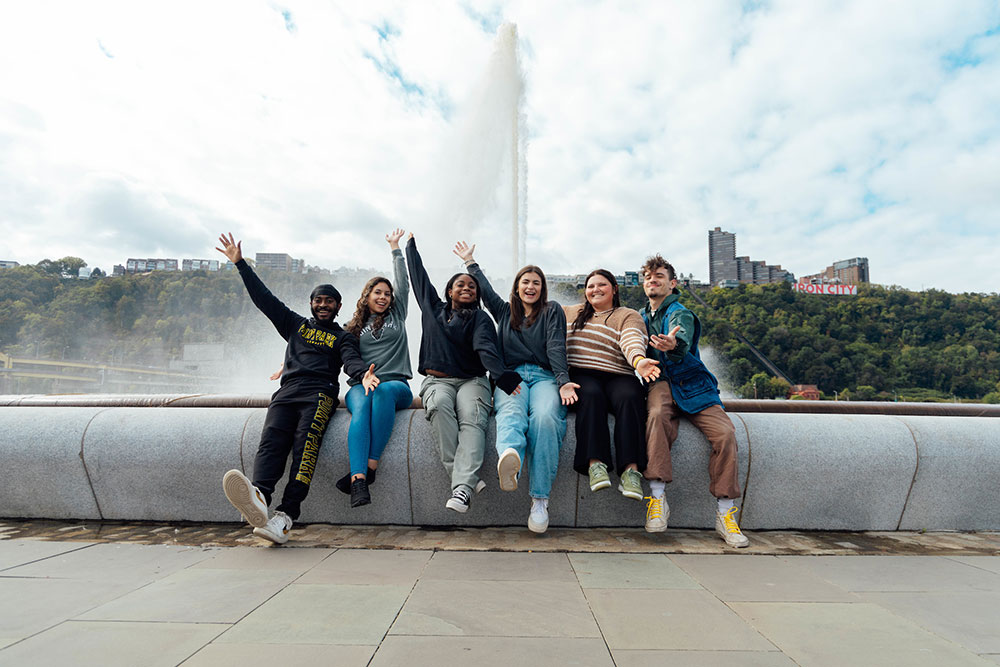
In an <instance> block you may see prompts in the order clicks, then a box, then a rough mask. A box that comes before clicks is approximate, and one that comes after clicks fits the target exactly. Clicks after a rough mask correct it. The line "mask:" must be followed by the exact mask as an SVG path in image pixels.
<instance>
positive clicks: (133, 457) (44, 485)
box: [0, 397, 1000, 530]
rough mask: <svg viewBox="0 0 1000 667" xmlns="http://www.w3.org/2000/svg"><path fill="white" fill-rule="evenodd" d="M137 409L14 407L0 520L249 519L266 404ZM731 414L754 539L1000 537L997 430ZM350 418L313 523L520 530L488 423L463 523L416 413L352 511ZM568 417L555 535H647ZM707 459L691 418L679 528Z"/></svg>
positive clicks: (1, 419)
mask: <svg viewBox="0 0 1000 667" xmlns="http://www.w3.org/2000/svg"><path fill="white" fill-rule="evenodd" d="M3 398H8V399H9V398H10V397H3ZM66 398H70V397H66ZM142 398H143V400H142V401H139V402H133V403H131V405H147V406H158V407H113V406H115V405H120V404H121V403H120V402H119V403H115V402H114V401H110V400H107V399H106V398H101V399H100V400H98V401H96V402H95V403H91V404H87V403H86V402H85V401H80V400H77V401H76V405H75V406H73V405H66V404H65V403H63V404H61V405H58V406H56V405H51V404H48V405H32V402H31V401H20V405H17V406H16V407H15V406H14V405H13V401H8V402H7V403H6V406H8V407H4V408H3V409H0V461H2V462H3V465H2V466H0V516H3V517H10V518H54V519H108V520H115V519H119V520H151V521H238V520H239V516H238V515H237V513H236V511H235V510H234V509H233V508H232V507H231V506H230V505H229V503H228V502H227V501H226V499H225V497H224V496H223V494H222V489H221V479H222V475H223V473H224V472H225V471H226V470H228V469H230V468H240V469H242V470H244V471H246V472H248V473H249V471H250V470H251V469H252V463H253V457H254V454H255V452H256V449H257V442H258V440H259V438H260V432H261V428H262V426H263V421H264V414H265V410H264V409H263V408H261V407H242V406H251V405H259V403H257V402H256V401H257V399H254V398H248V397H226V398H225V401H226V403H227V404H228V405H233V406H234V407H201V406H208V405H218V404H219V403H218V402H217V401H216V402H212V401H211V400H208V399H207V398H206V397H195V399H196V400H193V401H192V400H190V397H188V398H187V399H186V400H187V401H188V402H187V406H189V407H183V408H182V409H173V410H167V409H162V408H163V407H166V406H175V407H176V406H177V405H178V403H177V401H173V400H165V399H162V397H159V398H158V397H142ZM216 398H217V399H218V397H216ZM36 402H41V401H36ZM787 403H788V404H792V402H787ZM796 403H797V402H796ZM0 405H4V403H3V402H2V401H0ZM236 406H239V407H236ZM728 407H729V408H730V410H731V412H730V417H731V419H732V420H733V423H734V425H735V426H736V433H737V439H738V443H739V450H740V462H739V463H740V465H739V470H740V473H739V474H740V483H741V484H742V485H743V489H744V496H743V498H742V499H741V501H740V504H741V505H742V507H743V512H742V519H741V523H742V525H743V526H744V528H746V529H750V530H755V529H802V530H811V529H818V530H897V529H903V530H921V529H926V530H998V529H1000V507H998V506H997V504H996V503H995V502H992V501H993V497H994V495H995V493H993V491H994V488H995V484H996V475H997V471H998V470H1000V419H995V418H993V417H981V416H961V417H959V416H937V415H928V414H907V413H906V411H905V410H902V411H899V412H898V413H897V414H848V413H846V412H844V413H840V414H815V410H811V411H796V412H793V413H777V412H765V411H763V410H749V409H747V410H744V411H737V410H739V407H747V406H736V405H732V404H730V405H729V406H728ZM749 407H751V408H752V406H749ZM734 408H736V410H733V409H734ZM918 412H919V411H918ZM987 414H993V413H989V412H988V413H987ZM349 419H350V415H349V414H348V413H347V412H346V411H345V410H337V411H336V412H335V414H334V417H333V418H332V420H331V423H330V426H329V428H328V430H327V434H326V437H325V439H324V444H323V448H322V450H321V452H320V462H319V465H318V467H317V471H316V475H315V477H314V479H313V484H312V490H311V491H310V495H309V498H308V499H307V500H306V502H305V503H304V505H303V514H302V517H301V521H302V522H324V523H333V524H395V525H415V526H442V525H466V526H486V525H501V526H502V525H523V523H524V522H525V520H526V517H527V510H528V506H529V500H528V495H527V479H526V477H524V478H522V483H521V485H520V488H519V489H518V490H517V491H516V492H514V493H503V492H501V491H500V490H499V488H498V486H497V482H496V474H495V470H496V461H497V455H496V452H495V449H494V446H493V443H494V436H495V431H494V429H493V428H492V423H491V428H490V435H489V439H488V442H487V455H486V461H485V463H484V465H483V479H484V480H486V482H487V485H488V486H487V489H486V491H484V492H483V494H481V495H480V496H478V497H476V498H475V499H474V500H473V505H472V508H471V510H470V511H469V512H468V514H465V515H458V514H455V513H454V512H450V511H448V510H446V509H445V508H444V502H445V500H446V499H447V497H448V495H449V483H448V479H447V477H446V475H445V473H444V469H443V467H442V466H441V463H440V461H439V459H438V455H437V451H436V450H435V448H434V445H433V443H432V440H431V437H430V426H429V424H428V422H427V421H426V420H425V419H424V415H423V412H422V411H421V410H417V409H409V410H403V411H400V412H399V413H397V415H396V423H395V427H394V429H393V435H392V439H391V440H390V442H389V445H388V446H387V448H386V452H385V454H384V456H383V459H382V464H381V465H380V467H379V475H378V480H377V482H376V483H375V484H374V485H373V486H372V488H371V491H372V498H373V504H372V505H369V506H367V507H362V508H358V509H351V508H350V506H349V503H348V497H347V496H345V495H343V494H341V493H340V492H338V491H337V490H336V489H335V488H334V481H335V480H336V479H337V478H338V477H340V476H341V475H343V474H344V473H345V472H347V425H348V420H349ZM572 419H573V416H572V414H571V415H570V420H571V423H570V427H569V429H568V434H567V436H566V441H565V442H564V444H563V450H562V453H561V458H560V471H559V475H558V476H557V478H556V482H555V486H554V488H553V491H552V497H551V500H550V505H549V508H550V522H551V525H553V526H577V527H587V526H641V525H642V524H643V521H644V517H645V505H644V504H642V503H638V502H635V501H632V500H626V499H624V498H623V497H622V496H621V495H620V494H618V493H617V492H615V491H614V489H612V490H609V491H602V492H599V493H591V492H590V490H589V487H588V486H587V484H586V479H585V478H583V477H580V476H579V475H577V474H576V473H574V472H573V470H572V465H571V463H572V454H573V449H574V447H575V444H576V441H575V437H574V434H573V425H572ZM708 452H709V448H708V444H707V442H706V441H705V439H704V437H703V436H702V435H701V433H700V432H699V431H698V430H697V429H695V428H694V427H692V426H691V425H690V424H689V423H688V422H687V421H685V420H682V422H681V428H680V436H679V438H678V441H677V443H675V445H674V482H673V483H671V484H670V485H668V487H667V499H668V501H669V503H670V507H671V519H670V525H671V526H673V527H694V528H710V527H712V526H713V525H714V500H713V499H712V497H711V496H710V495H709V493H708V472H707V470H708ZM525 474H527V473H525ZM278 493H280V487H279V491H278Z"/></svg>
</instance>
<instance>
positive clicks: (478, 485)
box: [476, 480, 486, 496]
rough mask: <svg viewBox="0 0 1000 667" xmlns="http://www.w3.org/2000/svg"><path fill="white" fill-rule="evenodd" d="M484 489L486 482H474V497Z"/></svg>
mask: <svg viewBox="0 0 1000 667" xmlns="http://www.w3.org/2000/svg"><path fill="white" fill-rule="evenodd" d="M484 489H486V482H484V481H483V480H479V481H478V482H476V495H477V496H478V495H479V494H480V493H482V492H483V490H484Z"/></svg>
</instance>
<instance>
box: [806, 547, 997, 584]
mask: <svg viewBox="0 0 1000 667" xmlns="http://www.w3.org/2000/svg"><path fill="white" fill-rule="evenodd" d="M802 564H803V565H804V566H805V567H807V568H809V569H810V570H812V571H813V572H815V573H816V574H817V575H818V576H820V577H822V578H824V579H826V580H827V581H829V582H830V583H832V584H834V585H836V586H840V587H841V588H843V589H845V590H848V591H994V592H1000V575H997V574H993V573H992V572H985V571H983V570H982V569H980V568H976V567H972V566H971V565H966V564H965V563H962V562H959V561H956V560H952V559H950V558H943V557H937V556H927V557H917V556H856V557H850V556H817V557H815V558H809V559H805V560H803V561H802Z"/></svg>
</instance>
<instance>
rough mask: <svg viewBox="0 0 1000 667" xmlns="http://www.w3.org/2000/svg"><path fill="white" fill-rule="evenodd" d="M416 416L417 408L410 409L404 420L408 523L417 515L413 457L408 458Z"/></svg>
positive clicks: (411, 523)
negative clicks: (415, 511)
mask: <svg viewBox="0 0 1000 667" xmlns="http://www.w3.org/2000/svg"><path fill="white" fill-rule="evenodd" d="M416 416H417V410H410V420H409V421H408V422H406V491H407V493H409V494H410V525H411V526H412V525H414V524H415V523H416V520H417V517H416V515H415V514H414V512H413V505H414V502H413V470H411V469H410V466H411V465H413V459H411V458H410V442H411V441H412V439H413V419H414V418H415V417H416Z"/></svg>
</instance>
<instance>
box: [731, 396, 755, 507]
mask: <svg viewBox="0 0 1000 667" xmlns="http://www.w3.org/2000/svg"><path fill="white" fill-rule="evenodd" d="M732 415H733V416H734V417H736V418H737V419H739V420H740V423H741V424H743V431H744V433H746V434H747V479H746V481H745V482H743V494H742V495H741V496H740V520H739V521H738V522H737V523H738V524H739V525H742V524H743V521H744V520H746V514H744V513H743V510H744V508H745V507H746V506H747V489H749V488H750V471H751V470H753V444H752V443H751V442H750V427H748V426H747V423H746V420H745V419H743V417H741V416H740V415H739V414H738V413H735V412H734V413H732ZM737 461H739V455H737ZM737 474H739V466H737Z"/></svg>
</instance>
